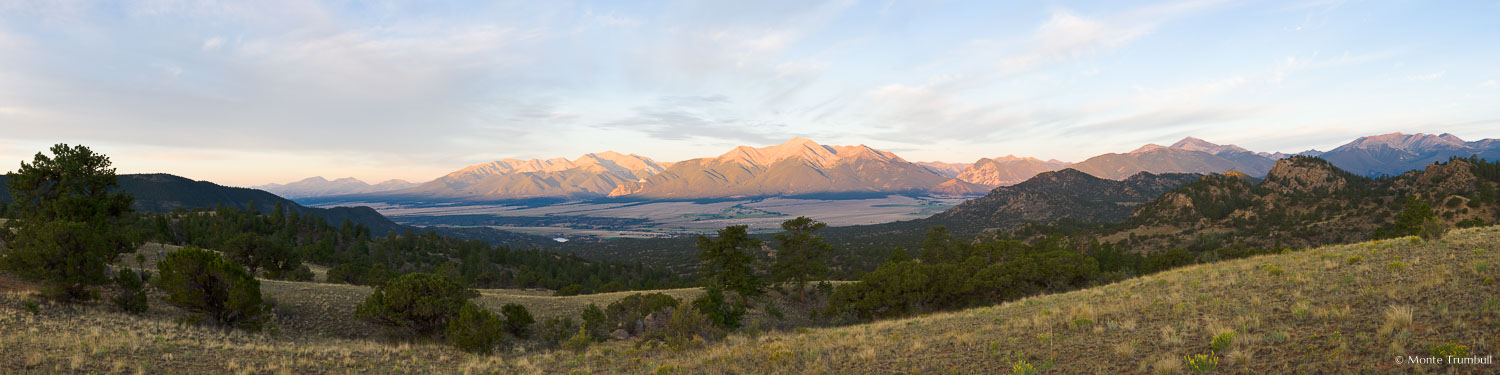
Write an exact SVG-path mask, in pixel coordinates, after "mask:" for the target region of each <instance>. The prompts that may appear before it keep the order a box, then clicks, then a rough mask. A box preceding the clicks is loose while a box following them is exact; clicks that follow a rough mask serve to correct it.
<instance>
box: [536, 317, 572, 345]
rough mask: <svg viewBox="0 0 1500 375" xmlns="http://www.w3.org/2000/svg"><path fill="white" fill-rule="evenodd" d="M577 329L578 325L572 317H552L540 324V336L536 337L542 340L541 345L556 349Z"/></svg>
mask: <svg viewBox="0 0 1500 375" xmlns="http://www.w3.org/2000/svg"><path fill="white" fill-rule="evenodd" d="M578 328H579V327H578V323H575V322H574V321H573V318H572V317H566V316H554V317H551V318H547V320H546V321H544V322H542V329H541V332H540V333H541V334H540V335H538V336H540V337H539V339H541V340H542V345H545V346H547V347H557V346H560V345H562V344H563V342H564V341H567V340H568V337H570V336H571V335H573V333H574V332H578Z"/></svg>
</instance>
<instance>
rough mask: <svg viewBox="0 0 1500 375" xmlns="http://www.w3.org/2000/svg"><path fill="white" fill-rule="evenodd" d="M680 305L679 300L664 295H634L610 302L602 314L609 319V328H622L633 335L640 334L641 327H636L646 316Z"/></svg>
mask: <svg viewBox="0 0 1500 375" xmlns="http://www.w3.org/2000/svg"><path fill="white" fill-rule="evenodd" d="M680 303H682V301H681V300H679V299H677V298H676V297H672V296H669V295H666V294H664V293H650V294H640V293H636V294H631V295H629V296H625V298H621V299H620V300H618V301H615V302H611V303H610V304H609V307H606V308H604V314H605V315H607V316H608V317H609V326H610V327H617V326H618V327H623V328H624V329H625V331H626V332H628V333H630V334H632V335H634V334H639V333H642V332H641V331H642V330H641V327H638V326H637V325H638V323H639V322H640V321H641V320H642V319H645V318H646V316H648V315H651V313H654V312H658V311H665V310H667V309H671V308H673V307H676V306H677V305H678V304H680ZM662 318H665V317H662Z"/></svg>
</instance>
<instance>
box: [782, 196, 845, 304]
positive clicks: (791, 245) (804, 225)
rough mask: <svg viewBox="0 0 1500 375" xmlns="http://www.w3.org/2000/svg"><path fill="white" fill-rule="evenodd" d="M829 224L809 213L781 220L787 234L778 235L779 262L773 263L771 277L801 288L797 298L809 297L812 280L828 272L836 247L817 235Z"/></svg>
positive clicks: (798, 290) (822, 276)
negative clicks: (784, 220)
mask: <svg viewBox="0 0 1500 375" xmlns="http://www.w3.org/2000/svg"><path fill="white" fill-rule="evenodd" d="M827 226H828V224H826V223H820V222H816V221H813V219H810V218H807V217H806V216H799V217H797V218H796V219H792V220H787V221H786V222H783V223H781V229H783V230H786V233H782V234H777V235H776V242H777V244H778V245H779V247H780V249H778V250H777V251H776V263H775V264H773V265H772V266H771V277H772V279H773V280H774V281H776V282H778V283H787V282H789V283H791V284H792V285H793V286H795V287H796V289H797V299H798V300H799V301H801V300H806V298H807V294H806V288H807V284H808V283H809V282H814V281H818V280H822V279H823V278H824V277H826V276H827V275H828V265H827V264H825V262H826V261H827V259H828V253H829V252H831V251H832V250H833V246H830V245H828V244H827V243H824V242H823V236H818V235H816V234H815V232H817V231H818V230H820V229H823V228H824V227H827Z"/></svg>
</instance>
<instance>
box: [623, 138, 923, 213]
mask: <svg viewBox="0 0 1500 375" xmlns="http://www.w3.org/2000/svg"><path fill="white" fill-rule="evenodd" d="M947 180H949V178H947V177H944V176H943V175H942V174H939V173H938V172H934V171H933V170H931V169H928V168H927V167H924V166H921V165H917V164H915V163H912V162H908V161H906V160H905V159H902V158H901V157H899V156H896V154H893V153H890V152H887V151H881V150H876V149H873V148H870V147H868V146H865V145H858V146H826V145H821V144H818V143H817V142H814V141H812V140H810V139H807V138H801V137H797V138H792V139H791V140H788V141H787V142H784V143H782V144H779V145H775V146H769V147H761V148H754V147H749V146H740V147H736V148H735V149H733V150H730V151H729V152H727V153H724V154H722V155H719V156H718V157H713V158H700V159H691V160H686V161H682V162H678V163H674V164H672V165H671V167H669V168H667V169H666V170H665V171H663V172H662V173H659V174H656V175H653V176H650V177H647V178H645V179H642V180H639V181H628V182H625V183H622V184H620V185H619V186H618V187H616V188H615V189H614V190H613V191H611V192H610V193H609V196H610V197H629V198H644V199H700V198H720V197H759V196H776V195H797V194H817V193H907V192H927V191H929V190H931V189H932V188H933V187H936V186H938V185H939V184H942V183H943V182H945V181H947Z"/></svg>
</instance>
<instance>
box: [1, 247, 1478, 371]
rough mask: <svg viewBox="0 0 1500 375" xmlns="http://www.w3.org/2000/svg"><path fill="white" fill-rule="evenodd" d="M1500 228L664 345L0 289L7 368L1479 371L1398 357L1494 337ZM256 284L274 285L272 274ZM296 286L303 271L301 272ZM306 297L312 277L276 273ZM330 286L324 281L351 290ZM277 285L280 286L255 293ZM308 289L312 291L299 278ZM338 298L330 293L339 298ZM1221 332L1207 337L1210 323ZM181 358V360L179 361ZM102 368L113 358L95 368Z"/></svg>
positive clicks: (1472, 348)
mask: <svg viewBox="0 0 1500 375" xmlns="http://www.w3.org/2000/svg"><path fill="white" fill-rule="evenodd" d="M1497 237H1500V227H1485V228H1475V229H1467V230H1460V231H1456V232H1453V233H1450V234H1449V235H1448V236H1447V237H1445V238H1444V239H1442V240H1440V241H1432V242H1420V241H1415V240H1413V239H1410V238H1403V239H1398V240H1392V241H1376V242H1366V243H1359V244H1352V245H1342V246H1332V247H1323V248H1317V249H1311V250H1307V251H1300V252H1292V253H1285V254H1279V255H1269V256H1259V257H1253V258H1248V259H1240V260H1234V261H1227V262H1220V263H1212V264H1204V265H1198V266H1190V267H1186V268H1181V269H1177V270H1172V271H1167V272H1163V273H1159V274H1155V275H1150V276H1145V277H1141V278H1136V279H1130V280H1126V281H1123V282H1119V283H1114V284H1110V285H1105V286H1099V287H1094V288H1090V289H1084V290H1079V291H1074V292H1069V293H1064V294H1055V295H1044V296H1038V297H1032V298H1027V299H1023V300H1019V301H1014V302H1010V303H1005V304H1002V305H998V306H991V307H983V308H976V309H970V310H964V311H958V312H952V313H941V314H933V315H930V316H924V317H917V318H910V319H901V320H890V321H881V322H876V323H870V324H861V325H852V326H837V327H828V328H814V329H805V330H797V331H795V332H775V333H769V334H757V335H753V336H752V335H739V334H736V335H732V336H730V337H729V338H728V339H726V340H723V341H720V342H716V343H711V344H708V345H707V346H705V347H701V348H688V349H684V350H668V349H665V348H662V347H660V346H645V347H638V346H637V345H636V343H634V342H631V341H615V342H610V343H606V344H603V345H601V346H597V347H594V348H591V349H589V350H588V351H587V352H586V353H583V354H573V353H571V352H566V351H545V352H527V353H510V354H504V355H501V356H495V357H475V356H468V355H464V354H462V353H461V352H459V351H457V350H456V349H453V348H450V347H447V346H442V345H439V344H430V343H417V344H401V345H394V344H381V343H378V342H374V341H367V340H364V339H355V340H351V339H341V338H335V337H329V336H323V335H320V334H318V333H316V332H301V333H296V334H292V333H291V332H288V333H282V334H271V333H261V334H247V333H242V332H234V333H229V334H226V333H224V332H223V331H219V330H216V329H211V328H198V327H192V326H185V325H181V324H176V323H171V320H172V319H173V317H172V316H171V315H148V316H146V317H136V316H131V315H127V314H123V313H117V312H113V311H112V310H109V309H108V308H105V307H103V306H104V304H103V303H100V304H96V305H93V306H89V307H84V308H81V309H76V310H74V311H72V312H68V311H64V310H66V309H64V308H62V307H59V306H53V305H43V306H41V309H40V312H41V314H39V315H33V314H31V313H28V312H25V311H24V310H23V307H22V306H21V305H22V302H21V301H22V300H25V299H27V298H28V297H24V296H22V295H20V294H17V293H16V292H6V293H0V322H6V323H7V324H0V358H4V359H0V369H3V370H5V372H13V373H24V372H44V373H59V372H69V371H71V372H96V373H97V372H110V371H116V372H117V371H120V370H130V371H135V370H139V371H141V372H191V373H240V372H292V373H324V372H345V371H348V370H353V371H361V372H366V373H411V372H432V373H462V372H475V373H496V372H498V373H570V372H580V373H650V372H653V371H655V372H658V373H888V372H903V373H944V372H947V373H1008V372H1010V371H1011V370H1012V368H1013V367H1014V366H1016V365H1017V364H1021V363H1025V364H1028V365H1031V366H1033V367H1035V368H1038V369H1042V370H1050V371H1048V372H1059V373H1148V372H1155V373H1180V372H1184V369H1183V361H1184V360H1183V357H1184V356H1187V355H1197V354H1204V355H1211V356H1213V357H1214V358H1216V359H1217V360H1218V365H1217V369H1218V371H1219V372H1221V373H1361V372H1366V373H1406V372H1444V371H1452V372H1456V373H1493V372H1494V371H1495V369H1496V368H1495V367H1494V366H1495V365H1494V364H1489V365H1451V366H1443V365H1425V364H1410V363H1398V362H1397V361H1395V360H1394V359H1396V358H1398V357H1400V358H1402V359H1405V358H1406V356H1420V357H1426V356H1427V355H1428V353H1430V352H1431V350H1432V348H1433V347H1435V346H1437V345H1440V344H1447V343H1453V344H1456V345H1463V346H1464V347H1465V348H1466V349H1467V351H1468V352H1469V353H1473V354H1478V355H1479V356H1481V357H1483V356H1486V355H1491V354H1492V353H1494V352H1495V350H1496V349H1497V346H1500V334H1497V332H1500V298H1497V297H1495V296H1497V295H1500V284H1497V283H1496V282H1495V277H1496V276H1497V274H1500V271H1497V269H1496V268H1495V267H1494V266H1492V265H1493V264H1496V263H1497V262H1500V242H1497V241H1494V239H1495V238H1497ZM270 285H276V286H273V287H271V288H269V290H273V291H274V290H282V289H283V288H282V287H281V286H279V284H276V283H273V284H270ZM309 285H310V284H309ZM289 286H290V288H285V289H291V290H297V291H299V293H304V294H305V295H304V296H305V297H315V295H316V293H321V292H322V290H323V289H322V288H308V287H299V286H296V285H289ZM354 292H355V291H340V292H338V293H345V294H347V293H354ZM271 293H278V292H271ZM306 293H311V294H306ZM341 301H342V300H341ZM1224 332H1233V339H1232V340H1229V341H1228V342H1227V343H1226V344H1225V345H1224V346H1223V347H1221V348H1219V349H1217V350H1215V349H1214V348H1211V341H1212V340H1211V339H1212V337H1214V336H1215V335H1219V334H1221V333H1224ZM187 359H192V360H187ZM111 369H113V370H111Z"/></svg>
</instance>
